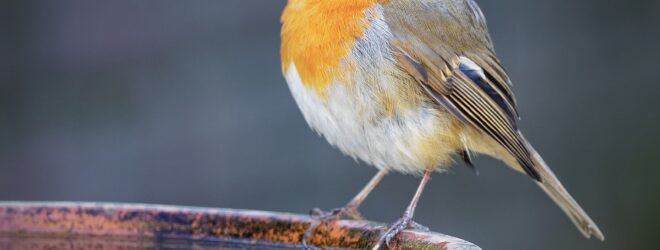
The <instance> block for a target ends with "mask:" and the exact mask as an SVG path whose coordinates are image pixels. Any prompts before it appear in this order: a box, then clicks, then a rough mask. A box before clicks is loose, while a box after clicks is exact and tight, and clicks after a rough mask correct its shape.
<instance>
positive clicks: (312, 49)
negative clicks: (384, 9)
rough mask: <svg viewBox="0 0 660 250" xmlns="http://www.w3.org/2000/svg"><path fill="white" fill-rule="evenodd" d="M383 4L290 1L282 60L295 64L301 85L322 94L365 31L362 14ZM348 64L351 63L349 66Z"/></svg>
mask: <svg viewBox="0 0 660 250" xmlns="http://www.w3.org/2000/svg"><path fill="white" fill-rule="evenodd" d="M384 1H386V0H332V1H328V0H289V3H288V4H287V7H286V8H285V10H284V13H283V14H282V34H281V36H282V47H281V60H282V69H283V70H284V72H286V71H287V70H288V67H289V64H290V63H292V62H293V63H294V64H295V66H296V69H297V70H298V74H299V75H300V78H301V80H302V82H303V84H304V85H306V86H307V87H311V88H313V89H315V90H316V91H317V92H323V90H324V89H325V88H326V87H327V86H328V85H329V84H330V83H331V82H332V80H333V79H334V78H335V77H336V76H337V75H338V74H340V72H339V71H340V70H341V69H340V63H341V60H342V59H344V58H345V57H346V55H347V54H348V53H349V51H350V50H351V48H352V47H353V44H354V42H355V40H356V39H358V38H360V37H362V36H363V34H364V31H365V29H366V28H368V23H367V17H366V16H365V10H366V9H367V8H369V7H370V6H372V5H374V4H375V3H380V2H384ZM348 63H349V64H350V63H351V62H348Z"/></svg>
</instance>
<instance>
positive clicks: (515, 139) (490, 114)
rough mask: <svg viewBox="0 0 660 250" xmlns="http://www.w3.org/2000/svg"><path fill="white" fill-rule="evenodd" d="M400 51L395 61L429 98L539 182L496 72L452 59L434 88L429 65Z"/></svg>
mask: <svg viewBox="0 0 660 250" xmlns="http://www.w3.org/2000/svg"><path fill="white" fill-rule="evenodd" d="M399 49H401V48H400V47H399ZM400 52H401V53H400V54H399V56H398V57H397V58H398V61H399V62H400V64H401V65H407V66H404V67H402V68H404V69H405V70H406V71H408V72H410V74H411V75H413V76H415V78H416V79H417V81H418V82H419V83H420V84H421V85H422V87H423V88H424V89H425V90H426V91H427V93H428V94H429V95H431V96H432V97H433V98H434V99H435V100H436V101H437V102H438V103H439V104H441V105H442V106H443V107H445V108H447V109H448V110H449V111H450V112H451V113H453V114H454V115H455V116H456V117H458V118H459V119H461V120H462V121H464V122H466V123H468V124H471V125H473V126H474V127H476V128H478V129H479V130H480V131H482V132H483V133H485V134H487V135H489V136H490V137H491V138H493V139H494V140H495V141H497V142H498V143H499V144H500V145H502V146H503V147H504V148H505V149H506V150H507V151H508V152H509V153H511V154H512V155H513V156H514V157H515V158H516V159H517V160H518V163H519V164H520V165H521V167H522V168H523V170H524V171H525V172H526V173H527V175H529V176H530V177H532V178H534V179H535V180H537V181H541V178H540V176H539V174H538V172H537V171H536V170H535V169H534V165H533V161H532V159H531V156H530V152H529V150H528V149H527V147H526V146H525V143H524V142H523V139H522V137H521V136H520V135H519V133H518V129H517V125H516V121H517V119H518V113H517V111H516V108H515V101H514V99H513V95H512V93H511V91H510V87H509V85H508V83H503V82H500V81H497V78H496V77H494V76H493V75H494V74H496V73H490V72H487V71H485V70H484V69H483V68H481V67H480V66H479V65H477V64H476V63H475V62H474V61H473V60H471V59H469V58H467V57H464V56H455V58H454V59H450V60H446V61H445V62H455V63H453V65H452V63H448V64H447V65H444V66H443V67H447V68H450V69H452V70H451V71H450V73H449V74H446V75H444V76H443V81H442V84H443V86H435V85H436V84H437V83H438V81H436V82H435V83H433V82H431V81H429V79H431V77H429V76H430V75H431V74H432V73H431V72H433V71H432V70H429V69H428V67H430V66H431V65H425V64H424V63H421V62H420V61H419V60H417V59H415V58H412V57H410V56H409V55H411V54H415V53H410V52H406V51H400ZM436 56H439V55H436ZM443 61H444V60H443ZM436 78H437V76H436ZM502 79H505V78H502Z"/></svg>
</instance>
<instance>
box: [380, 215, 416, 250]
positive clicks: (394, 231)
mask: <svg viewBox="0 0 660 250" xmlns="http://www.w3.org/2000/svg"><path fill="white" fill-rule="evenodd" d="M404 229H414V230H420V231H424V232H426V231H429V228H428V227H425V226H423V225H421V224H419V223H417V222H414V221H412V218H406V217H403V218H401V219H399V220H398V221H396V222H394V224H392V225H391V226H390V227H389V228H388V229H387V231H385V233H383V234H382V235H381V236H380V239H379V240H378V242H376V245H374V247H373V248H371V249H372V250H378V249H381V248H382V247H383V245H385V246H387V247H388V248H389V246H390V243H391V242H392V239H394V237H396V236H397V235H398V234H399V233H400V232H401V231H403V230H404Z"/></svg>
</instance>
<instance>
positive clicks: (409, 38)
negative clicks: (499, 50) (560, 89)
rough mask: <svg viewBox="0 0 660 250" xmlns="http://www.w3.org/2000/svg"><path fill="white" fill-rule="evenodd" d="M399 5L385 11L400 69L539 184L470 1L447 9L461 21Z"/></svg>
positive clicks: (416, 5)
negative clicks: (462, 12)
mask: <svg viewBox="0 0 660 250" xmlns="http://www.w3.org/2000/svg"><path fill="white" fill-rule="evenodd" d="M412 2H417V1H412ZM402 3H404V2H400V1H392V3H391V4H389V5H388V6H386V8H385V19H386V22H387V23H388V25H389V27H390V29H391V31H392V34H393V40H392V44H391V45H392V47H393V48H394V50H395V55H396V60H397V62H398V64H399V65H400V67H401V68H403V69H404V70H405V71H406V72H408V73H410V74H411V75H412V76H413V77H414V78H415V79H416V80H417V81H418V82H419V83H420V84H421V86H422V87H423V88H424V89H425V90H426V91H427V93H428V94H429V95H430V96H432V97H433V98H434V99H435V100H436V101H437V102H438V103H439V104H441V105H442V106H444V107H445V108H447V110H449V111H450V112H451V113H453V114H454V115H455V116H456V117H458V118H459V119H461V120H463V121H464V122H466V123H468V124H471V125H473V126H474V127H476V128H477V129H479V130H480V131H482V132H483V133H485V134H487V135H489V136H490V137H491V138H493V139H494V140H495V141H497V142H498V143H499V144H500V145H502V146H503V147H504V148H505V149H506V150H507V151H508V152H509V153H511V155H513V156H514V157H515V158H516V159H517V161H518V163H519V164H520V166H521V167H522V168H523V170H524V171H525V172H526V173H527V174H528V175H529V176H531V177H532V178H534V179H535V180H537V181H541V179H540V177H539V174H538V172H537V171H536V170H535V168H534V162H533V160H532V156H531V154H530V151H529V149H528V148H527V147H526V144H525V142H524V139H523V138H522V137H521V136H520V133H519V132H518V128H517V124H516V122H517V119H518V112H517V110H516V103H515V99H514V96H513V93H512V91H511V87H510V83H509V78H508V77H507V75H506V73H505V71H504V69H503V68H502V66H501V65H500V63H499V61H498V60H497V58H496V57H495V54H494V53H493V50H492V45H491V42H490V38H489V37H488V33H487V30H486V27H485V21H484V19H483V16H481V15H480V12H478V13H477V12H476V11H475V9H474V8H472V7H471V4H470V3H471V1H462V3H463V4H464V6H460V5H459V6H453V7H454V8H463V9H464V10H465V12H466V13H465V15H450V14H447V12H445V11H442V10H430V9H429V8H439V7H441V6H428V5H425V4H421V3H410V1H406V2H405V4H402ZM476 10H478V9H476ZM429 13H430V14H429Z"/></svg>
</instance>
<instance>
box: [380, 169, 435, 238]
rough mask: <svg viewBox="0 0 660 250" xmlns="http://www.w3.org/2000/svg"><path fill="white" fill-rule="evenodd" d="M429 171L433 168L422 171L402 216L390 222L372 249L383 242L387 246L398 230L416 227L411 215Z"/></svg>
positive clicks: (428, 176) (429, 174)
mask: <svg viewBox="0 0 660 250" xmlns="http://www.w3.org/2000/svg"><path fill="white" fill-rule="evenodd" d="M431 173H433V168H428V169H426V171H425V172H424V176H422V180H421V181H420V183H419V186H418V187H417V191H416V192H415V196H413V199H412V201H410V205H408V208H406V211H405V212H404V213H403V216H402V217H401V218H400V219H399V220H397V221H396V222H395V223H394V224H392V225H391V226H390V227H389V228H388V229H387V231H385V233H383V234H382V235H381V236H380V239H379V240H378V242H377V243H376V245H375V246H374V247H373V248H372V250H378V249H380V248H381V247H382V246H383V244H385V245H387V246H389V245H390V241H391V240H392V238H394V237H395V236H397V234H399V232H401V231H402V230H404V229H406V228H409V227H413V228H414V227H416V226H417V225H419V224H416V223H414V222H413V221H412V218H413V215H414V214H415V208H416V207H417V202H419V197H420V196H421V195H422V191H424V187H425V186H426V184H427V183H428V182H429V179H430V177H431Z"/></svg>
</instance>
